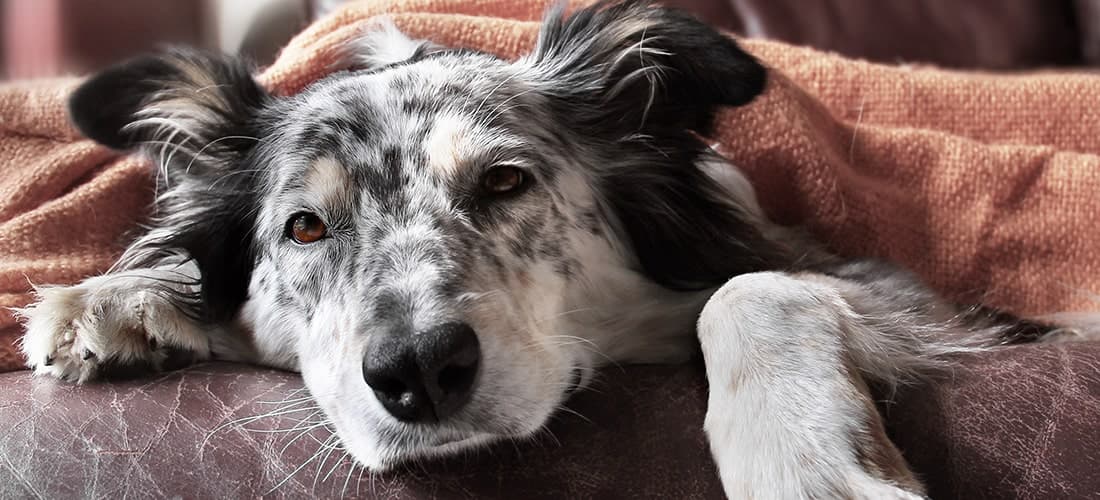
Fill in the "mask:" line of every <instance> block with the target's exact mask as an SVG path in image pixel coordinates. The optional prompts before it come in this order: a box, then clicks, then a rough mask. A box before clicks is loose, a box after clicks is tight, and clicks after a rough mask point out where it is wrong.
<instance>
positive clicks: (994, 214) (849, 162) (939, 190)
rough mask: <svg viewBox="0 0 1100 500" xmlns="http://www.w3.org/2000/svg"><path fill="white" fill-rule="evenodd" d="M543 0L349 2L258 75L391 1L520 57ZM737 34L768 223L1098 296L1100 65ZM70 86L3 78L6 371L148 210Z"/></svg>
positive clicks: (1023, 300)
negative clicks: (906, 57) (880, 55)
mask: <svg viewBox="0 0 1100 500" xmlns="http://www.w3.org/2000/svg"><path fill="white" fill-rule="evenodd" d="M545 7H546V2H545V1H542V0H371V1H363V2H359V3H353V4H350V5H348V6H347V7H345V8H344V9H342V10H340V11H339V12H336V13H334V14H333V15H331V16H329V17H328V18H325V19H323V20H320V21H318V22H316V23H315V24H313V25H312V26H311V27H309V28H308V29H307V30H306V31H305V32H303V33H301V34H300V35H299V36H298V37H297V38H295V39H294V40H293V41H292V42H291V43H290V44H289V46H288V47H287V48H286V49H285V50H284V51H283V52H282V54H281V56H280V57H279V59H278V61H277V62H276V63H275V64H274V65H273V66H271V67H270V68H267V69H266V70H265V71H263V72H262V73H261V74H260V79H261V81H262V82H263V83H264V84H265V85H267V86H268V87H269V88H270V89H272V90H273V91H275V92H276V93H280V94H289V93H293V92H296V91H298V90H300V89H301V88H302V87H304V86H306V85H308V84H309V83H310V82H311V81H313V80H315V79H317V78H318V77H320V76H322V75H324V74H325V73H326V71H328V70H329V69H330V68H332V67H333V64H334V61H335V59H336V55H337V52H338V51H339V49H340V48H341V47H342V46H343V45H344V43H345V42H346V41H347V40H349V39H351V38H353V37H355V36H357V35H358V34H359V33H360V32H361V30H362V29H363V26H364V25H365V24H366V23H367V22H368V20H369V19H370V18H372V17H373V16H376V15H379V14H383V13H388V14H390V15H391V17H392V18H393V19H394V21H395V22H396V23H397V24H398V26H400V27H401V28H403V29H404V30H405V31H406V32H407V33H409V34H410V35H412V36H415V37H420V38H428V39H432V40H434V41H436V42H439V43H442V44H445V45H453V46H465V47H471V48H476V49H481V50H484V51H488V52H492V53H495V54H498V55H500V56H501V57H506V58H512V57H516V56H517V55H519V54H522V53H524V52H525V51H527V50H529V49H530V48H531V47H532V46H533V44H534V38H535V34H536V32H537V30H538V22H537V21H538V19H539V17H540V16H541V14H542V12H543V10H544V9H545ZM743 45H744V46H745V47H746V48H747V49H748V51H749V52H752V53H753V54H755V55H756V56H757V57H758V58H760V59H761V60H762V61H763V62H764V63H765V64H766V65H767V66H769V67H770V68H771V79H770V82H769V85H768V88H767V90H766V91H765V93H764V94H763V95H762V96H760V98H758V99H757V100H756V101H754V102H753V103H752V104H750V105H748V106H745V107H742V108H738V109H730V110H728V111H726V112H724V113H722V114H721V115H720V116H719V118H718V120H719V122H720V123H719V124H718V127H717V128H716V130H717V131H716V134H715V136H714V140H715V141H717V142H720V143H721V145H722V149H723V151H724V152H725V154H726V155H727V156H728V157H729V159H730V160H731V161H733V162H734V163H736V164H737V165H739V166H741V167H742V168H743V169H744V170H745V171H746V172H747V174H748V175H749V177H750V178H751V179H752V180H753V181H754V183H755V185H756V186H757V189H758V191H759V194H760V197H761V201H762V202H763V204H764V205H765V208H766V210H767V211H768V213H769V214H771V215H772V217H774V218H775V219H776V220H777V221H779V222H782V223H788V224H796V223H797V224H804V225H806V226H808V227H809V228H810V229H811V230H812V231H813V232H814V233H815V234H816V235H817V236H818V237H819V238H820V239H821V240H822V241H824V242H825V243H827V244H828V245H829V246H830V247H831V248H832V249H834V250H835V251H837V252H839V253H841V254H844V255H871V256H880V257H884V258H888V259H891V260H893V261H896V262H899V263H901V264H903V265H905V266H908V267H909V268H911V269H913V270H914V271H916V272H917V273H919V274H920V275H921V276H922V277H923V278H924V279H925V280H927V281H928V282H929V283H930V284H932V285H933V286H934V287H935V288H937V289H938V290H940V291H942V292H943V293H945V294H947V295H948V296H949V297H952V298H954V299H956V300H958V301H961V302H981V303H984V304H987V305H990V306H995V307H1000V308H1004V309H1007V310H1010V311H1013V312H1016V313H1019V314H1024V315H1032V314H1043V313H1050V312H1058V311H1076V310H1097V309H1100V305H1098V304H1100V302H1097V301H1096V300H1095V298H1094V295H1093V292H1095V291H1098V290H1100V197H1098V196H1097V193H1100V75H1097V74H1090V73H1084V72H1082V73H1064V72H1059V73H1037V74H1026V75H1012V76H1005V75H992V74H977V73H963V72H949V71H942V70H938V69H934V68H922V67H896V66H885V65H877V64H870V63H867V62H862V61H853V60H848V59H844V58H842V57H839V56H836V55H832V54H825V53H821V52H817V51H814V50H811V49H806V48H799V47H793V46H790V45H785V44H782V43H776V42H768V41H756V40H744V41H743ZM76 84H77V80H75V79H68V80H56V81H39V82H28V83H12V84H7V85H5V86H3V87H0V174H2V175H0V371H3V370H11V369H16V368H18V367H20V366H22V359H20V357H19V355H18V354H17V352H16V351H15V350H14V349H12V348H11V347H10V345H11V344H12V342H14V341H15V340H16V339H17V338H18V336H19V335H20V333H21V330H20V327H19V325H18V323H17V322H16V321H15V318H14V316H13V315H12V314H11V312H10V311H9V310H8V308H10V307H19V306H23V305H25V304H26V303H27V302H28V300H30V297H31V296H30V284H31V283H36V284H48V283H73V282H76V281H78V280H80V279H81V278H84V277H86V276H90V275H94V274H96V273H100V272H103V271H104V270H105V269H107V267H108V266H109V265H110V264H111V262H112V260H113V258H114V257H115V256H117V255H118V253H119V252H120V251H121V249H122V248H123V247H124V246H125V245H126V243H127V241H128V236H127V235H131V234H133V231H134V230H135V228H136V227H137V224H139V222H140V221H141V220H142V218H143V217H144V216H146V215H147V214H148V206H149V203H150V199H151V196H152V184H151V183H152V177H151V172H152V170H151V169H150V167H149V166H148V165H147V164H145V163H144V162H143V161H141V160H139V159H136V158H132V157H123V156H119V155H118V154H116V153H113V152H110V151H107V150H105V149H103V148H100V147H97V146H95V145H93V144H92V143H91V142H89V141H87V140H84V139H81V138H80V137H78V136H77V134H76V132H75V131H74V130H73V129H72V128H71V127H70V125H69V124H68V122H67V120H66V117H65V110H64V105H65V98H66V95H67V94H68V92H69V91H71V89H72V88H73V87H74V86H75V85H76Z"/></svg>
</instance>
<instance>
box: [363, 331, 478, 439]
mask: <svg viewBox="0 0 1100 500" xmlns="http://www.w3.org/2000/svg"><path fill="white" fill-rule="evenodd" d="M480 361H481V347H480V346H479V344H478V340H477V335H476V334H475V333H474V329H473V328H470V325H467V324H465V323H444V324H442V325H438V326H434V327H432V328H429V329H427V330H424V331H421V332H417V333H415V334H413V335H407V334H396V335H389V336H386V337H383V338H380V339H377V340H376V341H372V342H371V343H370V346H369V347H368V348H367V354H366V356H365V357H364V358H363V378H364V379H366V381H367V385H369V386H370V387H371V389H373V390H374V395H375V396H376V397H378V401H379V402H381V403H382V406H385V407H386V410H387V411H389V412H390V414H391V415H393V416H394V417H395V418H397V419H398V420H403V421H406V422H432V421H438V420H441V419H444V418H447V417H448V416H450V415H452V414H454V412H456V411H458V410H459V409H460V408H462V405H464V404H466V402H467V401H468V400H469V399H470V394H471V392H472V389H473V385H474V376H475V375H477V368H478V365H479V364H480Z"/></svg>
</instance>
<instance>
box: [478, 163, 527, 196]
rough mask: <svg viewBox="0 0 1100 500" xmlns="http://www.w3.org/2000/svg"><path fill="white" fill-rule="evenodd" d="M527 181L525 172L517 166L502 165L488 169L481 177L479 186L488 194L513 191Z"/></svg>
mask: <svg viewBox="0 0 1100 500" xmlns="http://www.w3.org/2000/svg"><path fill="white" fill-rule="evenodd" d="M526 182H527V174H525V173H524V172H523V170H522V169H520V168H519V167H513V166H510V165H502V166H497V167H493V168H491V169H489V171H488V172H486V173H485V175H484V176H483V177H482V178H481V188H482V189H483V190H485V192H486V193H488V194H505V193H510V192H512V191H515V190H517V189H519V188H521V187H523V185H524V184H525V183H526Z"/></svg>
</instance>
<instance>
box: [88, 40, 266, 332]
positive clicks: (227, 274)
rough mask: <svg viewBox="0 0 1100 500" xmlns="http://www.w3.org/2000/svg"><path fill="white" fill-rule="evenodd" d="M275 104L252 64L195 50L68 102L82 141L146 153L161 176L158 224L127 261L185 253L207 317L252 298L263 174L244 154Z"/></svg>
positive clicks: (107, 74)
mask: <svg viewBox="0 0 1100 500" xmlns="http://www.w3.org/2000/svg"><path fill="white" fill-rule="evenodd" d="M269 99H270V96H269V94H268V93H267V92H266V91H265V90H264V89H263V88H261V87H260V85H259V84H257V82H256V81H255V80H254V79H253V78H252V75H251V73H250V68H249V66H248V65H247V64H245V63H243V62H241V61H239V60H237V59H234V58H230V57H227V56H222V55H215V54H207V53H203V52H195V51H189V50H172V51H169V52H165V53H162V54H158V55H151V56H144V57H139V58H136V59H132V60H130V61H127V62H123V63H121V64H118V65H116V66H114V67H111V68H109V69H107V70H105V71H103V72H101V73H99V74H97V75H95V76H92V77H91V78H89V79H88V80H87V81H85V82H84V83H83V84H82V85H81V86H80V87H78V88H77V89H76V91H75V92H74V93H73V94H72V95H71V96H70V98H69V114H70V117H71V119H72V121H73V123H74V124H75V125H76V127H77V128H78V129H79V130H80V131H81V132H82V133H83V134H84V135H86V136H87V137H89V138H91V139H93V140H95V141H97V142H99V143H101V144H103V145H106V146H108V147H111V148H114V149H120V150H141V151H143V152H145V153H146V154H147V155H148V156H149V157H150V158H151V159H152V160H153V161H154V162H155V163H156V164H157V166H158V171H159V172H161V175H158V177H157V180H158V182H159V183H160V189H159V191H160V196H159V197H158V199H157V207H156V214H155V216H154V218H153V219H152V220H151V221H150V228H149V230H148V232H147V233H145V235H143V236H142V237H141V238H139V239H138V240H137V241H136V242H135V243H134V244H133V245H131V246H130V247H129V248H128V249H127V251H126V253H125V254H124V255H123V257H122V259H121V260H120V261H119V265H120V266H121V267H123V268H141V267H148V266H154V265H157V263H158V262H160V261H161V260H163V259H165V258H171V257H173V256H178V255H180V254H181V253H185V254H186V256H187V257H189V258H191V259H193V260H194V261H195V263H196V265H197V266H198V268H199V271H200V274H201V285H202V286H201V297H196V298H197V299H199V301H198V302H197V303H195V304H194V305H195V311H194V312H195V313H196V314H199V315H202V316H203V317H206V318H207V319H211V320H222V319H225V318H227V317H230V316H231V315H232V314H234V313H235V312H236V310H237V308H238V307H239V306H240V304H242V303H243V301H244V300H245V298H246V297H247V286H248V280H249V279H250V277H251V269H252V265H253V263H252V255H253V254H252V243H251V237H252V232H253V231H252V228H253V224H254V221H252V220H250V218H249V217H250V216H249V215H248V214H252V213H254V207H255V205H256V203H257V202H256V200H255V199H253V198H254V196H255V192H256V186H255V184H256V179H257V175H258V174H256V172H257V171H258V170H257V169H254V168H251V167H247V166H246V162H247V160H246V158H247V157H248V156H249V155H250V153H251V151H252V150H253V149H254V148H255V147H256V144H257V142H258V141H259V138H260V137H262V136H263V135H264V134H263V133H262V120H261V118H260V114H261V110H262V109H263V108H264V106H265V104H266V103H267V102H268V100H269Z"/></svg>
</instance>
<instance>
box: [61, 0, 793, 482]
mask: <svg viewBox="0 0 1100 500" xmlns="http://www.w3.org/2000/svg"><path fill="white" fill-rule="evenodd" d="M348 52H349V64H348V67H349V68H350V69H346V70H342V71H338V72H336V73H334V74H332V75H331V76H329V77H327V78H325V79H323V80H321V81H318V82H316V83H314V84H312V85H311V86H310V87H309V88H307V89H306V90H305V91H303V92H301V93H300V94H298V95H294V96H291V97H276V96H273V95H270V94H268V93H267V92H265V90H264V89H262V88H261V87H260V86H259V85H258V84H257V83H256V82H255V81H254V80H253V79H252V77H251V76H250V74H249V71H248V69H247V68H246V67H245V66H244V65H242V64H241V63H240V62H238V61H236V60H232V59H227V58H222V57H213V56H208V55H202V54H197V53H193V52H173V53H169V54H166V55H160V56H155V57H149V58H142V59H138V60H134V61H131V62H128V63H125V64H123V65H120V66H118V67H115V68H113V69H110V70H107V71H106V72H104V73H102V74H100V75H99V76H97V77H95V78H93V79H91V80H90V81H88V82H87V83H86V84H84V85H83V86H82V87H81V88H80V89H79V90H78V91H77V92H76V93H75V94H74V96H73V98H72V101H71V112H72V113H71V114H72V115H73V117H74V121H75V122H76V124H77V125H78V126H79V127H80V129H81V130H82V131H83V132H84V133H85V134H87V135H88V136H90V137H91V138H93V139H96V140H98V141H99V142H101V143H104V144H106V145H109V146H112V147H115V148H129V147H143V149H144V150H145V151H146V152H147V153H149V154H150V155H151V157H152V158H153V159H154V160H156V161H157V162H158V164H159V166H160V169H161V175H159V176H158V177H159V178H160V181H161V182H160V190H161V194H160V196H159V199H158V213H157V218H156V220H155V221H154V228H153V229H152V230H151V231H150V232H149V233H148V234H147V235H146V236H145V237H144V238H142V240H141V241H139V243H138V244H137V245H136V246H135V247H134V248H133V249H131V252H130V253H129V254H128V257H127V261H126V265H131V266H135V265H137V266H140V265H145V264H148V263H149V262H151V261H152V260H154V259H156V258H158V257H160V256H162V255H164V254H167V253H172V252H175V251H179V250H182V251H184V252H186V253H187V254H188V255H189V256H190V257H191V258H193V259H194V261H195V262H196V264H197V265H198V267H199V269H200V271H201V276H202V277H201V284H202V296H201V297H199V298H198V300H197V301H196V302H195V304H194V307H195V309H194V312H195V313H196V314H198V315H200V316H201V317H202V318H203V319H204V320H206V321H216V322H226V321H244V322H247V323H249V324H250V328H251V330H252V331H253V332H254V339H253V341H254V342H255V344H256V345H257V346H258V350H259V352H260V353H261V354H262V355H263V356H264V357H265V359H264V361H265V362H267V363H272V364H282V365H286V366H297V367H298V368H299V369H300V370H301V372H302V374H303V376H304V378H305V381H306V383H307V385H308V387H309V388H310V390H311V392H312V393H313V395H314V396H315V397H316V399H317V401H318V402H319V403H320V405H321V406H322V408H323V409H324V410H325V412H326V414H327V416H328V417H329V418H330V419H331V421H332V422H333V424H334V425H335V427H336V429H337V432H338V434H339V435H340V437H341V439H342V440H343V441H344V442H345V443H346V445H347V446H348V448H349V449H350V450H351V452H352V453H353V454H354V455H355V456H356V458H358V459H359V460H360V461H361V462H363V463H365V464H367V465H368V466H374V467H384V466H387V465H389V464H392V463H394V462H395V461H398V460H401V459H403V458H407V457H411V456H418V455H425V454H433V453H439V452H447V451H450V450H455V449H460V448H463V447H466V446H470V445H474V444H477V443H481V442H485V441H489V440H493V439H496V438H501V437H505V438H518V437H523V436H529V435H531V434H533V433H535V432H536V431H537V430H538V429H540V428H541V427H542V425H543V424H544V423H545V421H546V420H547V419H548V417H549V416H550V415H551V414H552V412H554V411H555V409H557V408H558V406H559V405H561V404H562V402H563V401H564V399H565V398H566V397H567V395H568V394H569V392H570V391H572V390H574V389H576V388H577V387H578V386H582V385H584V384H585V383H587V382H588V381H589V379H590V378H591V374H592V370H593V368H594V367H596V366H597V365H599V364H600V363H601V362H603V361H606V360H608V359H612V360H616V361H620V362H630V361H669V360H676V359H683V358H684V357H686V356H687V355H689V354H690V352H691V351H692V349H693V348H692V345H693V342H692V338H693V337H692V335H691V332H692V328H691V327H692V324H693V321H694V317H695V315H696V314H697V313H698V311H699V309H700V308H701V306H702V302H703V300H704V299H705V297H706V294H707V293H708V291H709V290H711V289H713V287H715V286H717V285H719V284H721V283H723V282H724V281H725V280H726V279H728V278H729V277H730V276H733V275H736V274H739V273H744V272H750V271H754V270H760V269H764V268H767V267H769V266H770V265H772V263H773V261H774V259H775V258H776V251H775V250H774V249H772V248H770V247H769V245H768V243H767V242H766V241H765V240H764V238H763V237H762V236H761V235H760V234H759V232H758V231H757V229H756V228H755V227H754V225H753V224H752V223H751V221H750V220H749V217H748V214H746V213H745V210H744V209H743V207H740V206H738V205H737V204H736V203H735V202H734V200H732V199H731V198H730V196H729V195H728V193H725V192H723V191H722V190H721V189H720V188H719V186H718V185H717V184H715V182H714V181H713V180H712V179H711V178H710V177H708V175H707V174H706V173H705V172H704V171H702V170H701V169H700V168H699V167H698V166H699V164H700V163H701V162H703V160H704V158H705V156H706V155H707V154H708V149H707V147H706V145H705V144H704V143H703V142H702V140H701V137H702V136H705V135H706V134H707V133H708V132H709V129H710V126H711V121H712V118H713V116H714V114H715V112H716V111H717V110H718V109H719V108H720V107H721V106H724V105H740V104H744V103H747V102H748V101H750V100H751V99H752V98H753V97H754V96H755V95H756V94H758V93H759V92H760V91H761V90H762V87H763V85H764V80H765V78H764V77H765V72H764V69H763V68H762V67H761V66H760V65H759V64H758V63H757V62H756V61H755V60H754V59H753V58H752V57H750V56H749V55H747V54H745V53H744V52H743V51H742V50H740V49H739V48H738V47H737V45H736V44H735V43H734V42H733V41H731V40H730V39H728V38H726V37H725V36H723V35H721V34H719V33H717V32H715V31H714V30H712V29H711V28H708V27H706V26H705V25H703V24H701V23H699V22H698V21H696V20H694V19H692V18H691V17H689V16H687V15H685V14H682V13H680V12H677V11H674V10H668V9H664V8H659V7H655V6H651V5H649V4H646V3H642V2H629V3H625V4H599V5H597V6H595V7H591V8H588V9H585V10H581V11H579V12H577V13H575V14H573V15H571V16H568V17H566V16H564V15H563V13H562V11H561V10H552V11H551V12H550V13H549V14H548V16H547V18H546V20H545V23H544V25H543V27H542V30H541V33H540V35H539V39H538V43H537V46H536V48H535V50H534V51H533V52H532V53H531V54H529V55H527V56H525V57H522V58H520V59H518V60H515V61H507V60H502V59H499V58H497V57H494V56H491V55H488V54H484V53H479V52H474V51H468V50H454V49H448V48H443V47H438V46H435V45H432V44H429V43H426V42H420V41H414V40H411V39H409V38H407V37H405V36H404V35H402V34H401V33H399V32H397V31H396V30H395V29H392V27H389V28H387V27H384V26H383V27H382V28H380V29H377V30H375V31H374V32H372V33H371V34H369V35H367V36H366V37H365V38H364V39H363V40H362V41H361V42H360V43H357V44H356V45H355V48H354V49H353V50H349V51H348Z"/></svg>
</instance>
